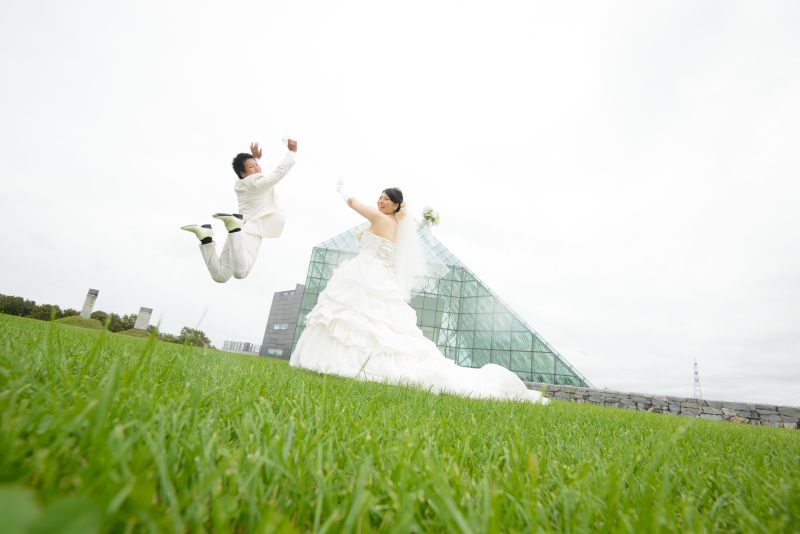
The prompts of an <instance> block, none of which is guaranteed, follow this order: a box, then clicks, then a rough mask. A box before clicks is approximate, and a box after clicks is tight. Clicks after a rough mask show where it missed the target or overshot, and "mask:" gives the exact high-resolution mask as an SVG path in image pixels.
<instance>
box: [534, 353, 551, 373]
mask: <svg viewBox="0 0 800 534" xmlns="http://www.w3.org/2000/svg"><path fill="white" fill-rule="evenodd" d="M553 358H554V356H553V353H552V352H534V353H533V371H534V372H536V373H548V374H552V373H553V369H554V367H553V366H554V362H553Z"/></svg>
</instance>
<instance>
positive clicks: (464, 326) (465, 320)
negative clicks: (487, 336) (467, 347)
mask: <svg viewBox="0 0 800 534" xmlns="http://www.w3.org/2000/svg"><path fill="white" fill-rule="evenodd" d="M458 328H459V329H461V330H475V314H474V313H460V314H458Z"/></svg>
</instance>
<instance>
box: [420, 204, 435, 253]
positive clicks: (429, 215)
mask: <svg viewBox="0 0 800 534" xmlns="http://www.w3.org/2000/svg"><path fill="white" fill-rule="evenodd" d="M439 220H440V217H439V212H438V211H436V210H435V209H433V208H432V207H430V206H425V207H424V208H422V220H421V221H420V223H419V227H420V228H425V233H427V234H428V241H429V242H430V243H431V246H432V245H433V227H434V226H439Z"/></svg>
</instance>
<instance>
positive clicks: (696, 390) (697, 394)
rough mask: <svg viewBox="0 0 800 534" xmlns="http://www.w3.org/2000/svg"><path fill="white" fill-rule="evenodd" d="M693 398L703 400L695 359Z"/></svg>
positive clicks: (695, 360)
mask: <svg viewBox="0 0 800 534" xmlns="http://www.w3.org/2000/svg"><path fill="white" fill-rule="evenodd" d="M694 398H695V399H702V398H703V392H702V391H701V390H700V373H698V372H697V358H695V359H694Z"/></svg>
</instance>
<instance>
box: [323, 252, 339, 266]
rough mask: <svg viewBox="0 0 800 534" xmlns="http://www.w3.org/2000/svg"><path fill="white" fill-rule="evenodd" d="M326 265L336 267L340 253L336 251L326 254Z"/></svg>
mask: <svg viewBox="0 0 800 534" xmlns="http://www.w3.org/2000/svg"><path fill="white" fill-rule="evenodd" d="M325 263H329V264H331V265H336V264H338V263H339V253H338V252H336V251H335V250H329V251H327V252H326V253H325Z"/></svg>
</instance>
